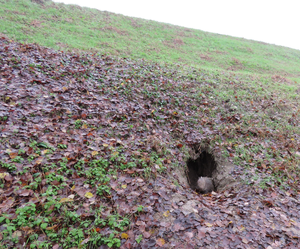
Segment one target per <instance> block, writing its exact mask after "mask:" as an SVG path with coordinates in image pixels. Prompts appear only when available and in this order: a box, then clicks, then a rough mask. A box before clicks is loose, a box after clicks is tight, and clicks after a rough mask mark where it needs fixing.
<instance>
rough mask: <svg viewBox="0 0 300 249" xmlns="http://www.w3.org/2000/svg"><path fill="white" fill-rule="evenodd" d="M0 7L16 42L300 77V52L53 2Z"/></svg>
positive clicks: (5, 27)
mask: <svg viewBox="0 0 300 249" xmlns="http://www.w3.org/2000/svg"><path fill="white" fill-rule="evenodd" d="M0 3H1V9H0V16H1V26H0V32H2V33H4V34H6V35H8V36H9V37H11V38H13V39H16V40H17V41H27V42H38V43H39V44H41V45H44V46H48V47H52V48H55V49H65V48H69V49H80V50H96V51H100V52H102V53H103V52H104V53H111V54H114V55H118V56H126V57H132V58H145V59H149V60H152V61H160V62H166V61H167V62H169V63H183V64H187V65H192V66H195V67H197V68H199V67H201V68H212V69H214V70H215V69H226V70H227V69H229V70H233V71H239V72H243V73H249V72H251V73H261V74H270V75H280V76H282V77H287V78H289V79H293V80H299V79H300V73H299V67H300V51H298V50H294V49H290V48H285V47H280V46H275V45H270V44H265V43H261V42H255V41H251V40H245V39H240V38H234V37H230V36H224V35H217V34H212V33H208V32H203V31H200V30H194V29H188V28H182V27H178V26H173V25H168V24H163V23H159V22H154V21H148V20H143V19H138V18H131V17H126V16H123V15H116V14H113V13H108V12H102V11H98V10H95V9H89V8H80V7H77V6H73V5H64V4H55V3H52V2H51V1H45V2H44V4H42V5H41V4H38V3H32V2H31V1H29V0H22V1H6V0H1V1H0Z"/></svg>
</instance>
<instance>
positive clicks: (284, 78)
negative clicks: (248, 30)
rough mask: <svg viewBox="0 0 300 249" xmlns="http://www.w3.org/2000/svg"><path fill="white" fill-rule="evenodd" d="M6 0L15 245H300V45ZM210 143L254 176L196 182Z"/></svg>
mask: <svg viewBox="0 0 300 249" xmlns="http://www.w3.org/2000/svg"><path fill="white" fill-rule="evenodd" d="M0 3H1V8H0V16H1V21H2V22H1V24H2V23H3V25H1V26H0V29H1V30H0V32H1V33H2V34H1V35H0V93H1V95H0V194H1V196H0V247H1V248H55V249H58V248H100V247H101V246H108V247H110V248H117V247H120V246H123V247H124V248H140V247H143V248H164V247H165V248H199V247H204V248H216V247H218V248H226V247H227V248H237V247H240V248H259V247H263V248H267V247H268V246H271V247H272V248H297V246H298V245H299V237H300V236H299V233H298V232H297V231H299V229H300V226H299V224H300V215H299V208H300V203H299V197H300V193H299V165H300V153H299V148H300V143H299V141H300V135H299V134H300V130H299V129H300V128H299V127H300V126H299V96H298V93H297V91H298V89H299V84H298V83H297V80H298V78H299V72H297V66H298V65H299V54H300V52H299V51H297V50H292V49H288V48H283V47H278V46H272V45H269V44H261V43H255V42H253V41H246V40H243V39H236V38H232V37H227V36H220V35H215V34H210V33H205V32H202V31H197V30H188V29H186V28H180V27H174V26H171V25H166V24H160V23H157V22H152V21H146V20H141V19H134V18H128V17H124V16H121V15H115V14H111V13H107V12H100V11H96V10H91V9H87V8H80V7H76V6H67V5H63V4H54V3H53V2H51V1H29V0H23V1H4V0H0ZM75 16H76V17H78V18H75ZM37 20H38V21H37ZM146 26H147V29H146V28H145V27H146ZM116 27H118V28H116ZM143 32H144V33H143ZM137 34H139V36H143V37H145V40H143V39H139V38H138V37H139V36H138V35H137ZM44 37H46V39H45V38H44ZM99 37H100V38H99ZM178 37H180V38H178ZM121 38H122V39H121ZM176 39H178V40H176ZM18 41H19V42H18ZM57 41H60V44H58V42H57ZM28 42H35V44H33V43H28ZM174 44H175V45H174ZM43 45H44V46H48V48H47V47H44V46H43ZM147 46H148V47H149V49H148V50H147V49H146V48H147ZM134 47H135V48H136V49H134ZM53 48H55V49H53ZM150 48H155V49H157V51H158V52H157V53H156V52H155V53H154V52H153V50H151V49H150ZM68 50H69V51H68ZM242 50H243V51H244V52H242ZM84 51H85V52H84ZM193 51H197V53H200V54H201V56H202V57H203V58H204V59H203V58H202V57H201V56H200V58H201V60H200V59H199V58H196V57H194V56H195V54H197V53H195V52H193ZM217 51H218V52H217ZM270 51H272V56H271V55H264V53H269V52H270ZM109 54H110V55H109ZM202 54H203V55H202ZM250 55H252V57H251V56H250ZM206 56H210V57H209V58H208V57H206ZM261 56H267V57H268V59H267V58H265V59H263V57H261ZM198 57H199V56H198ZM179 58H180V60H179ZM205 58H206V59H205ZM285 58H288V59H285ZM252 60H253V61H252ZM251 63H253V64H251ZM249 65H252V66H249ZM195 145H205V146H209V147H210V148H212V149H213V151H214V153H216V154H217V155H219V156H222V157H224V158H226V160H227V161H228V162H230V163H231V164H233V165H234V168H233V171H232V172H231V174H232V175H233V176H234V177H235V179H236V181H237V182H240V183H241V184H240V185H238V187H236V188H230V189H226V190H220V191H217V192H213V193H210V194H207V195H203V196H202V195H199V194H197V193H195V192H194V191H192V190H191V189H190V188H189V186H187V185H184V184H183V181H182V180H181V179H180V177H179V174H178V173H177V172H178V171H180V170H185V169H186V162H187V159H188V157H189V153H190V150H191V148H193V146H195ZM183 175H184V174H183Z"/></svg>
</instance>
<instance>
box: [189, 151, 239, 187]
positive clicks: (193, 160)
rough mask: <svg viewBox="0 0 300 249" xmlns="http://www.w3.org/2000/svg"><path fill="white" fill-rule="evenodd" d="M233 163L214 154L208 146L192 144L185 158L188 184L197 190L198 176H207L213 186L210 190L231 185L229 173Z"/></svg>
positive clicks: (231, 180)
mask: <svg viewBox="0 0 300 249" xmlns="http://www.w3.org/2000/svg"><path fill="white" fill-rule="evenodd" d="M232 170H233V165H232V164H230V163H228V162H227V161H226V160H225V159H223V158H222V157H220V156H218V155H216V154H214V153H213V152H212V150H210V149H209V148H204V147H200V146H194V147H193V148H192V150H191V153H190V158H189V159H188V160H187V169H186V177H187V181H188V184H189V186H190V187H191V189H193V190H197V191H199V182H198V184H197V181H198V179H199V178H200V177H207V178H208V179H206V180H209V181H210V182H211V181H212V183H213V187H212V188H211V189H210V191H218V190H222V189H225V188H227V187H231V186H232V185H234V183H235V181H234V178H233V177H232V175H231V171H232Z"/></svg>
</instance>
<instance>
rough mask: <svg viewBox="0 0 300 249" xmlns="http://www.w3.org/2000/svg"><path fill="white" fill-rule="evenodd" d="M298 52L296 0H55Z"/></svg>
mask: <svg viewBox="0 0 300 249" xmlns="http://www.w3.org/2000/svg"><path fill="white" fill-rule="evenodd" d="M54 2H63V3H66V4H77V5H80V6H85V7H91V8H96V9H99V10H107V11H109V12H114V13H118V14H123V15H126V16H132V17H140V18H143V19H150V20H155V21H159V22H165V23H170V24H176V25H179V26H184V27H188V28H194V29H200V30H203V31H209V32H212V33H218V34H225V35H230V36H236V37H243V38H246V39H251V40H257V41H263V42H267V43H271V44H277V45H282V46H285V47H290V48H295V49H299V50H300V1H299V0H198V1H197V0H184V1H183V0H181V1H177V0H151V1H147V0H54Z"/></svg>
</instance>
